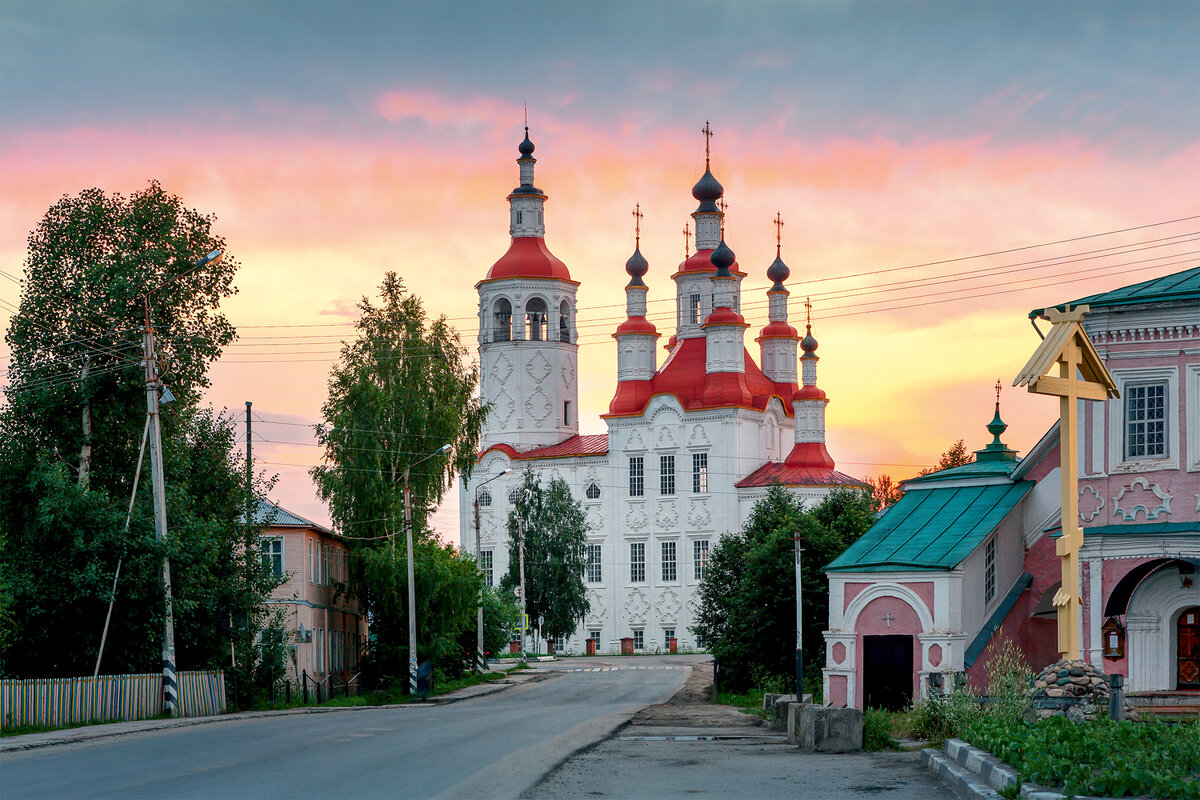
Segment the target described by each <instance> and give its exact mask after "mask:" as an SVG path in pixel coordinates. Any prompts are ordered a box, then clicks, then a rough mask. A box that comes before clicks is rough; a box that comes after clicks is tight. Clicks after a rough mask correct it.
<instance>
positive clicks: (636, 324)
mask: <svg viewBox="0 0 1200 800" xmlns="http://www.w3.org/2000/svg"><path fill="white" fill-rule="evenodd" d="M631 333H642V334H650V335H651V336H658V329H657V328H655V327H654V325H653V323H651V322H650V321H649V320H648V319H646V318H645V317H630V318H629V319H627V320H625V321H624V322H622V323H621V324H620V325H618V326H617V332H616V333H614V334H613V336H625V335H627V334H631Z"/></svg>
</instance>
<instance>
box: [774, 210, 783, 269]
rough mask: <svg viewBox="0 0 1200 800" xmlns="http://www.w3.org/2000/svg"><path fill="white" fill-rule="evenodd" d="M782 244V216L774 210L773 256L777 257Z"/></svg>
mask: <svg viewBox="0 0 1200 800" xmlns="http://www.w3.org/2000/svg"><path fill="white" fill-rule="evenodd" d="M782 245H783V217H781V216H780V215H779V212H778V211H776V212H775V257H776V258H779V248H780V247H781V246H782Z"/></svg>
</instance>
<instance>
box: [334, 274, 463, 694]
mask: <svg viewBox="0 0 1200 800" xmlns="http://www.w3.org/2000/svg"><path fill="white" fill-rule="evenodd" d="M359 310H360V312H361V314H360V317H359V320H358V322H357V323H356V328H357V330H358V338H356V339H355V340H354V341H352V342H350V343H348V344H346V345H344V346H343V347H342V354H341V359H340V361H339V363H338V364H336V365H335V366H334V368H333V370H332V372H331V374H330V377H329V399H328V400H327V401H326V402H325V405H324V407H323V408H322V415H323V417H324V421H323V422H322V423H320V424H319V425H317V426H316V435H317V441H318V442H319V443H320V444H321V445H322V446H323V447H324V449H325V462H326V463H325V464H323V465H321V466H318V467H315V468H314V469H313V470H312V471H311V475H312V477H313V480H314V481H316V484H317V493H318V495H319V496H320V497H321V499H323V500H325V501H326V502H328V503H329V511H330V516H331V517H332V518H333V522H334V525H335V527H337V528H338V530H339V531H340V532H341V533H342V535H343V536H345V537H346V540H347V541H348V542H349V543H350V545H351V549H352V553H353V556H354V557H353V558H352V559H351V568H352V572H351V586H350V593H351V594H353V595H354V596H356V597H357V598H358V600H359V601H360V603H361V604H362V606H363V608H364V610H365V612H366V613H367V615H368V616H369V618H370V619H371V626H372V637H371V638H372V640H373V644H372V649H371V653H370V658H371V659H372V668H373V669H375V670H377V672H378V674H379V676H380V677H388V678H406V677H407V674H408V627H407V614H408V610H407V595H406V593H407V571H406V569H405V563H406V555H405V550H404V547H405V541H404V540H405V536H404V488H405V476H406V474H407V479H408V486H409V489H410V491H411V498H412V503H411V508H412V521H413V532H414V553H413V555H414V562H415V564H416V567H415V569H416V582H417V585H416V596H417V604H418V608H417V611H418V614H417V644H418V648H419V651H420V652H419V655H420V656H421V657H422V658H425V657H432V658H433V659H434V660H435V663H436V664H437V665H438V666H439V667H441V668H442V669H450V670H456V669H458V665H459V663H460V662H461V660H462V658H463V657H464V656H466V655H469V654H464V653H461V652H459V648H458V645H457V644H456V642H457V639H458V637H459V635H460V634H461V633H462V631H463V630H465V629H466V627H468V626H469V627H472V628H473V627H474V621H475V609H476V608H477V605H476V602H477V601H476V598H477V596H478V594H477V593H478V591H479V587H480V586H481V585H482V580H483V577H482V573H480V572H479V570H478V568H477V567H475V565H474V563H473V562H471V561H469V560H466V559H463V558H461V557H460V556H459V555H458V554H456V553H454V552H453V551H452V550H450V549H448V548H446V547H445V546H443V545H441V544H440V543H439V542H438V541H437V540H436V538H435V537H434V536H433V535H432V533H431V532H430V531H429V530H428V528H427V524H426V520H427V517H428V514H429V511H430V509H432V508H433V507H434V506H436V504H437V502H438V501H439V500H440V499H441V498H442V496H443V494H444V493H445V491H446V489H447V487H448V486H450V485H451V483H452V479H453V477H454V475H455V474H456V473H457V472H460V471H461V472H469V471H470V469H471V467H472V465H473V464H474V460H475V452H476V450H477V449H478V444H479V436H480V430H481V427H482V423H483V415H484V410H485V409H484V407H483V406H482V405H481V404H480V402H479V399H478V398H477V397H476V396H475V387H476V385H477V383H478V378H479V375H478V370H477V369H476V367H475V365H474V364H473V363H472V362H471V361H470V358H469V355H468V353H467V350H466V348H465V347H463V345H462V344H461V342H460V340H459V336H458V333H457V332H456V331H455V330H454V329H453V328H452V327H451V326H450V325H449V323H447V321H446V318H445V317H439V318H438V319H434V320H429V319H428V318H427V316H426V314H425V310H424V308H423V307H422V305H421V301H420V299H419V298H417V297H416V296H414V295H412V294H410V293H409V292H407V291H406V290H405V288H404V283H403V281H401V279H400V278H398V277H397V276H396V274H395V273H394V272H389V273H387V275H386V276H385V277H384V280H383V283H382V285H381V286H380V300H379V302H378V303H375V302H372V300H370V299H368V298H365V297H364V298H363V300H362V301H361V302H360V303H359ZM446 444H449V445H451V446H452V451H453V454H450V455H441V454H438V453H437V451H438V449H439V448H440V447H441V446H443V445H446Z"/></svg>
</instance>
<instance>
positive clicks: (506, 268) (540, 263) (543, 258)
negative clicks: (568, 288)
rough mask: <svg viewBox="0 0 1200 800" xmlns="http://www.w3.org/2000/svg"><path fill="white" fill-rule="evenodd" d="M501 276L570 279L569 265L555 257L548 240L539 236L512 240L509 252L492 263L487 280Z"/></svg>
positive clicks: (520, 237)
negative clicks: (549, 247)
mask: <svg viewBox="0 0 1200 800" xmlns="http://www.w3.org/2000/svg"><path fill="white" fill-rule="evenodd" d="M499 278H553V279H554V280H560V281H569V280H571V273H570V272H568V271H567V265H566V264H564V263H563V262H561V261H559V260H558V259H557V258H555V256H554V254H553V253H551V252H550V251H549V250H548V249H547V248H546V240H545V239H542V238H541V237H538V236H519V237H516V238H514V239H513V240H512V244H511V245H509V246H508V252H507V253H505V254H504V255H502V256H501V257H500V260H499V261H497V262H496V263H495V264H492V268H491V269H489V270H488V274H487V277H486V278H484V280H485V281H494V280H497V279H499Z"/></svg>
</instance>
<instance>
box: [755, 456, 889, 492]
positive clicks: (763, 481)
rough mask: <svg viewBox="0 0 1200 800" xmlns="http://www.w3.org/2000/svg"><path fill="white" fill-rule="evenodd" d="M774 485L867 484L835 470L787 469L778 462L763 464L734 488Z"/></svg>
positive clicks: (865, 485)
mask: <svg viewBox="0 0 1200 800" xmlns="http://www.w3.org/2000/svg"><path fill="white" fill-rule="evenodd" d="M774 483H778V484H781V485H783V486H857V487H861V488H864V489H865V488H867V484H865V483H863V482H862V481H860V480H859V479H858V478H852V477H850V476H849V475H847V474H845V473H843V472H838V471H837V470H836V469H825V468H823V467H789V466H788V465H787V464H781V463H779V462H778V461H771V462H768V463H766V464H763V465H762V466H761V467H759V468H758V469H756V470H755V471H754V472H752V473H750V474H749V475H747V476H746V477H745V478H742V479H741V480H740V481H738V482H737V483H735V484H734V486H736V487H737V488H738V489H747V488H751V487H754V486H770V485H771V484H774Z"/></svg>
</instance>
